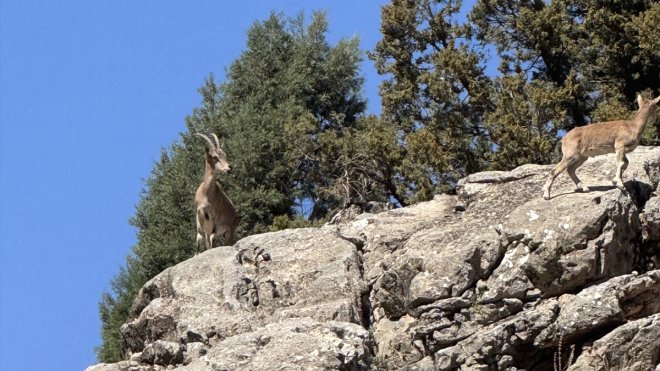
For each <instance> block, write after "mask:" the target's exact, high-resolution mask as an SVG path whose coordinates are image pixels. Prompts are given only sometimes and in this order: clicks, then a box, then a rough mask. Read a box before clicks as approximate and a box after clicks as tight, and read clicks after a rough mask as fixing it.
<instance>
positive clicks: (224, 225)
mask: <svg viewBox="0 0 660 371" xmlns="http://www.w3.org/2000/svg"><path fill="white" fill-rule="evenodd" d="M195 135H197V136H199V137H201V138H204V140H205V141H206V142H207V143H208V147H204V155H205V162H206V170H205V171H204V181H202V183H201V184H200V185H199V187H197V192H195V212H196V220H197V251H198V252H199V245H200V244H201V242H202V239H203V240H204V242H205V244H206V248H207V249H210V248H212V247H213V240H214V239H215V238H217V237H222V238H223V242H224V243H225V244H230V243H231V242H232V241H233V239H234V231H236V226H237V225H238V221H239V218H238V214H237V213H236V209H235V208H234V204H233V203H232V202H231V200H230V199H229V197H227V195H226V194H225V192H224V191H223V190H222V188H221V187H220V183H219V182H218V181H217V180H216V173H226V172H227V171H229V169H230V168H229V162H228V161H227V155H226V154H225V152H224V151H223V150H222V149H221V148H220V141H219V140H218V137H217V136H216V135H215V134H212V135H213V139H215V144H214V143H213V142H212V141H211V139H209V137H207V136H206V135H203V134H199V133H195Z"/></svg>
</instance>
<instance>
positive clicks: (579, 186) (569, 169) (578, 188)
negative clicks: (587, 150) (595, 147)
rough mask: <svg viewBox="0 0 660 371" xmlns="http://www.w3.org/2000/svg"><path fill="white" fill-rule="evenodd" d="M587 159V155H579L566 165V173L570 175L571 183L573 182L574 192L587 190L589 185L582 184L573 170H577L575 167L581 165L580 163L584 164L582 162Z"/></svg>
mask: <svg viewBox="0 0 660 371" xmlns="http://www.w3.org/2000/svg"><path fill="white" fill-rule="evenodd" d="M587 159H589V157H586V156H585V157H580V158H579V159H577V160H576V161H575V162H573V163H571V164H570V165H568V167H567V168H566V172H567V173H568V176H570V177H571V180H572V181H573V183H575V191H576V192H586V191H588V190H589V187H585V186H583V185H582V182H581V181H580V178H578V177H577V174H575V170H577V168H579V167H580V166H582V164H584V162H585V161H587Z"/></svg>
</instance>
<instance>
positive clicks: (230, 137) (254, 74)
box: [97, 13, 365, 362]
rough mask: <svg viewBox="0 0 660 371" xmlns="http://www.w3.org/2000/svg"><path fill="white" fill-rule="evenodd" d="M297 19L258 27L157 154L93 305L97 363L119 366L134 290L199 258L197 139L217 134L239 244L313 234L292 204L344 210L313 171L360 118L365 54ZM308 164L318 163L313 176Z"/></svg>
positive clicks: (319, 23) (318, 17) (322, 22)
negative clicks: (292, 232) (117, 260)
mask: <svg viewBox="0 0 660 371" xmlns="http://www.w3.org/2000/svg"><path fill="white" fill-rule="evenodd" d="M304 20H305V18H304V16H303V15H302V14H301V15H300V16H298V17H296V18H291V19H289V18H286V17H284V16H283V15H280V14H272V15H271V16H270V17H269V18H268V19H266V20H265V21H263V22H256V23H255V24H254V25H253V26H252V27H251V28H250V30H249V32H248V40H247V48H246V50H245V51H244V52H243V53H242V55H241V56H240V57H239V58H238V59H237V60H236V61H235V62H234V63H233V64H232V65H231V66H230V68H229V71H228V74H227V78H226V80H225V81H224V82H223V83H222V84H217V83H216V82H215V79H214V77H213V76H212V75H211V76H210V77H209V78H208V79H207V80H206V81H205V82H204V84H203V86H202V87H201V88H200V89H199V92H200V94H201V96H202V103H201V105H200V106H199V107H197V108H195V109H194V110H193V112H192V114H191V115H189V116H188V117H187V118H186V126H187V131H186V132H184V133H182V134H181V137H180V140H179V141H178V142H176V143H174V144H172V145H171V146H170V148H168V149H166V150H163V151H162V153H161V158H160V160H159V161H158V162H157V163H156V164H154V168H153V170H152V173H151V175H150V176H149V178H148V179H147V180H146V184H145V188H144V190H143V192H142V195H141V199H140V201H139V203H138V205H137V208H136V212H135V216H134V217H133V218H132V219H131V224H132V225H133V226H135V228H136V230H137V243H136V244H135V246H133V248H132V252H131V254H130V255H129V257H128V258H127V260H126V265H125V266H124V267H122V268H121V269H120V271H119V273H118V275H117V276H116V277H115V278H114V279H113V280H112V282H111V291H110V292H106V293H104V294H103V295H102V298H101V301H100V303H99V310H100V316H101V321H102V329H101V334H102V341H103V343H102V344H101V346H100V347H99V348H98V349H97V355H98V358H99V361H102V362H116V361H118V360H120V359H121V358H123V355H122V354H121V345H120V340H121V336H120V332H119V328H120V327H121V325H122V324H123V323H124V322H125V321H126V320H127V319H128V318H129V316H130V315H131V313H130V307H131V304H132V302H133V299H134V298H135V296H136V295H137V292H138V290H139V289H140V287H142V285H143V284H144V283H146V281H147V280H149V279H151V278H152V277H154V276H155V275H156V274H158V273H160V272H161V271H162V270H164V269H165V268H167V267H170V266H172V265H174V264H177V263H179V262H181V261H183V260H185V259H187V258H189V257H191V256H192V255H193V253H194V251H195V234H196V231H195V216H194V215H195V213H194V210H193V198H194V194H195V190H196V188H197V186H198V185H199V183H200V181H201V179H202V174H203V171H204V159H203V156H202V153H203V147H204V146H205V145H206V144H205V143H204V142H203V141H201V140H199V138H197V137H195V136H193V133H196V132H203V133H206V132H214V133H216V134H218V135H219V137H220V138H221V140H222V141H223V146H224V149H225V152H226V153H227V155H228V159H229V162H230V164H231V167H232V171H231V172H230V173H229V174H227V175H224V176H222V177H220V178H219V179H218V181H220V182H221V183H222V185H223V187H224V188H225V190H226V193H227V194H228V195H229V197H230V198H231V199H232V201H233V202H234V204H235V205H236V207H237V209H238V212H239V215H240V216H241V224H240V226H239V229H238V230H237V232H238V235H239V237H241V236H245V235H248V234H252V233H258V232H263V231H268V230H272V229H273V228H283V227H288V226H291V225H297V226H300V225H304V224H308V223H309V222H307V221H304V222H303V221H301V220H302V217H301V215H297V214H296V210H295V208H294V206H295V203H296V201H297V200H300V199H308V200H309V201H308V202H311V204H312V205H313V207H314V209H315V210H316V211H315V213H316V215H315V217H316V218H319V219H322V218H323V217H324V216H325V213H327V211H328V210H330V209H332V208H334V207H336V206H337V205H340V204H341V203H342V202H343V201H342V200H341V199H339V198H335V197H334V195H331V194H330V193H327V192H325V191H324V189H326V188H328V187H330V188H331V187H332V184H333V180H332V179H331V178H330V176H332V174H334V173H332V172H325V171H321V170H320V169H325V168H329V167H332V166H334V165H333V164H334V163H335V159H334V157H333V156H331V155H330V154H329V152H327V151H328V148H330V147H329V146H326V145H325V144H326V141H327V138H326V137H325V133H335V134H337V135H338V137H343V133H344V132H345V131H346V130H348V129H349V128H353V127H354V126H355V125H356V122H357V120H358V117H359V116H361V115H362V113H363V111H364V108H365V102H364V99H363V98H362V97H361V96H360V92H361V89H362V78H361V77H360V76H359V70H358V64H359V61H360V50H359V48H358V42H357V39H345V40H341V41H340V42H339V43H337V45H334V46H333V45H330V44H329V43H328V42H327V41H326V39H325V33H326V32H327V26H328V25H327V21H326V18H325V16H324V15H323V14H322V13H314V15H313V16H312V18H311V21H310V22H309V24H306V23H305V22H304ZM334 117H342V120H341V121H337V120H335V119H334ZM328 138H329V137H328ZM306 158H314V161H312V163H311V165H310V164H307V163H305V161H306V160H305V159H306ZM327 174H330V175H327ZM296 219H297V220H296Z"/></svg>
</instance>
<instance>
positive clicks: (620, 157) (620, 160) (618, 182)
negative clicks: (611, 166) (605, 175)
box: [612, 150, 628, 189]
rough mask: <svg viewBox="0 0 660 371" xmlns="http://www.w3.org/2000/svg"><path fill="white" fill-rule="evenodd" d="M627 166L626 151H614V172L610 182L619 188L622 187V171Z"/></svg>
mask: <svg viewBox="0 0 660 371" xmlns="http://www.w3.org/2000/svg"><path fill="white" fill-rule="evenodd" d="M627 167H628V158H627V157H626V152H625V151H623V150H619V151H616V174H614V179H612V184H614V185H615V186H617V187H618V188H620V189H624V187H623V179H621V176H622V175H623V172H624V171H625V170H626V168H627Z"/></svg>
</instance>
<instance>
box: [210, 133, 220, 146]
mask: <svg viewBox="0 0 660 371" xmlns="http://www.w3.org/2000/svg"><path fill="white" fill-rule="evenodd" d="M211 135H213V139H215V144H216V145H217V146H218V148H220V140H219V139H218V136H217V135H215V133H211Z"/></svg>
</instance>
